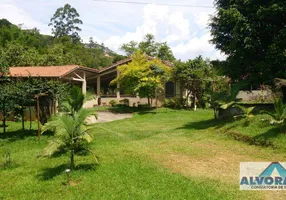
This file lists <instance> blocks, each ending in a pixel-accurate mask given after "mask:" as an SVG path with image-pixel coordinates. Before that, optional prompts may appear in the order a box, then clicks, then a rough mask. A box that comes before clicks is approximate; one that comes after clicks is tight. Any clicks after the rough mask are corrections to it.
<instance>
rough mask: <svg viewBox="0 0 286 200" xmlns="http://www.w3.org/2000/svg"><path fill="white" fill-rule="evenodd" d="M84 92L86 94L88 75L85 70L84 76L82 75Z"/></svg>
mask: <svg viewBox="0 0 286 200" xmlns="http://www.w3.org/2000/svg"><path fill="white" fill-rule="evenodd" d="M82 79H83V80H82V93H83V94H86V75H85V72H83V77H82Z"/></svg>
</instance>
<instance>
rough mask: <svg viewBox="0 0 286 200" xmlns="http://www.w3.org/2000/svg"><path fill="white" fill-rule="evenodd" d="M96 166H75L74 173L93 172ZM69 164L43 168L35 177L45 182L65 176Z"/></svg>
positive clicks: (91, 164) (92, 164)
mask: <svg viewBox="0 0 286 200" xmlns="http://www.w3.org/2000/svg"><path fill="white" fill-rule="evenodd" d="M97 166H98V164H95V163H90V164H79V165H76V166H75V169H74V170H75V171H90V170H95V169H96V167H97ZM69 168H70V167H69V164H68V163H67V164H61V165H59V166H56V167H50V168H44V169H43V170H42V173H40V174H38V175H37V177H38V178H39V179H40V180H42V181H47V180H50V179H53V178H54V177H57V176H60V175H62V174H65V170H66V169H69Z"/></svg>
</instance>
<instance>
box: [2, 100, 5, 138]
mask: <svg viewBox="0 0 286 200" xmlns="http://www.w3.org/2000/svg"><path fill="white" fill-rule="evenodd" d="M5 107H6V106H5V103H4V102H3V104H2V110H3V119H2V122H3V133H4V134H5V133H6V108H5Z"/></svg>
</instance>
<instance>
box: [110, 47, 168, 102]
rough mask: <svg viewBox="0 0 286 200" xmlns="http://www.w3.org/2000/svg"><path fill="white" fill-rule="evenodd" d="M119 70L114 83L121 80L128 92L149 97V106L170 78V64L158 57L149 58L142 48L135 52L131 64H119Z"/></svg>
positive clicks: (121, 85)
mask: <svg viewBox="0 0 286 200" xmlns="http://www.w3.org/2000/svg"><path fill="white" fill-rule="evenodd" d="M118 71H119V72H120V73H119V76H118V77H117V78H116V79H115V80H113V81H112V83H113V84H114V83H116V82H119V83H120V88H122V89H124V90H125V92H127V93H131V94H136V93H138V94H139V96H140V97H147V98H148V104H149V106H151V105H152V99H153V98H154V97H156V99H157V97H158V95H159V92H160V90H162V89H163V88H164V83H165V82H166V81H167V80H168V79H169V78H170V68H169V67H168V66H166V65H165V64H164V63H163V62H162V61H161V60H159V59H157V58H155V59H151V60H149V59H148V57H147V56H146V55H144V54H143V52H142V51H140V50H138V51H136V52H135V54H134V55H133V56H132V61H131V62H130V63H129V64H126V65H121V66H119V67H118Z"/></svg>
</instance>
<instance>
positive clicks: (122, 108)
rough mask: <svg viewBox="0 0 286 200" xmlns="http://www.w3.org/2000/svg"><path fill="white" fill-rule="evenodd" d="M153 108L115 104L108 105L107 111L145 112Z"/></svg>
mask: <svg viewBox="0 0 286 200" xmlns="http://www.w3.org/2000/svg"><path fill="white" fill-rule="evenodd" d="M154 109H155V108H148V107H142V108H140V107H128V106H116V107H110V108H109V109H108V111H110V112H113V113H136V112H138V113H145V112H150V111H152V110H154Z"/></svg>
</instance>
